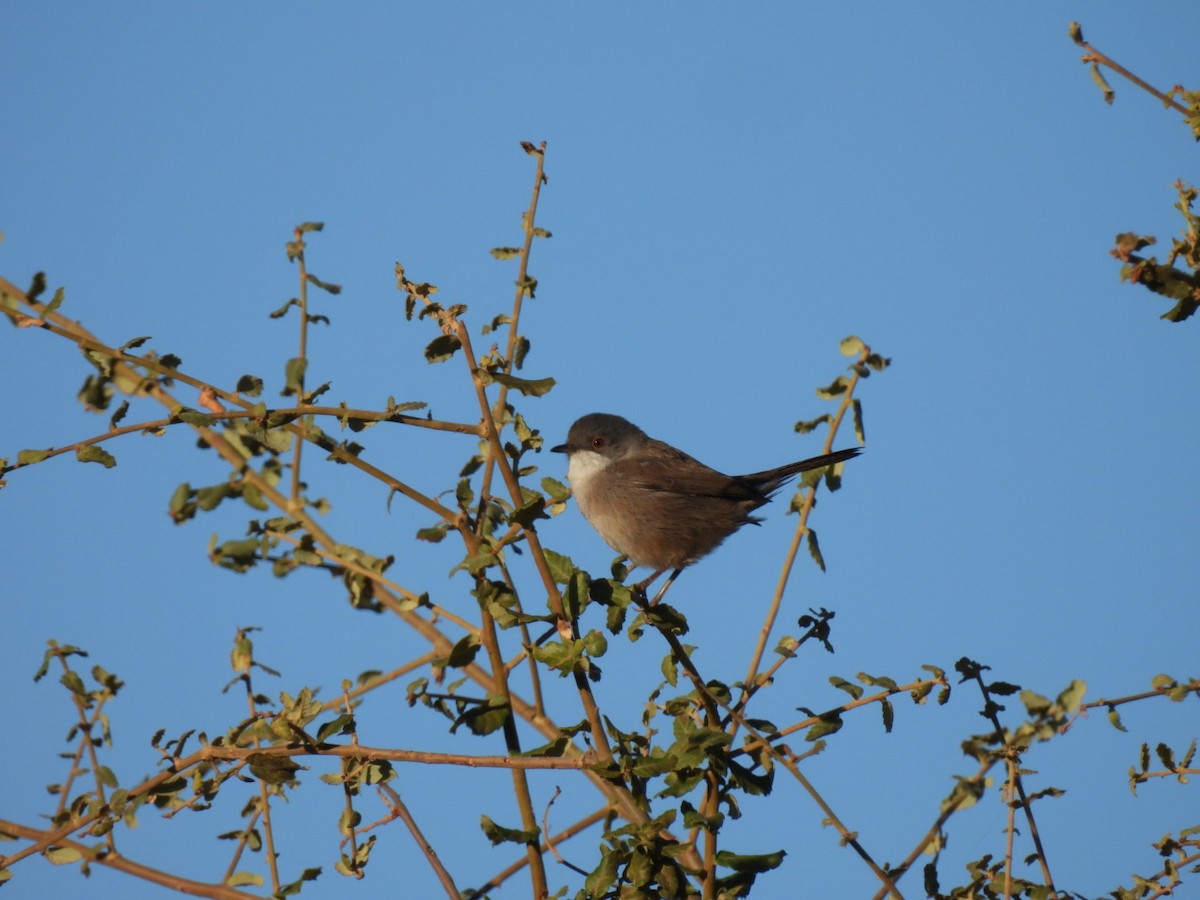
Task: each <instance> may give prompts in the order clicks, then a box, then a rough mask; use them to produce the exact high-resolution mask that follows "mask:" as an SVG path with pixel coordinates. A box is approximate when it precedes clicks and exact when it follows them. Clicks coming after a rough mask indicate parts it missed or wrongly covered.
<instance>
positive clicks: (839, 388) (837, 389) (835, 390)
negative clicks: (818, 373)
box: [817, 375, 850, 400]
mask: <svg viewBox="0 0 1200 900" xmlns="http://www.w3.org/2000/svg"><path fill="white" fill-rule="evenodd" d="M849 387H850V382H849V381H847V380H846V376H844V375H839V376H838V377H837V378H835V379H834V380H833V381H832V382H831V383H830V384H829V386H828V387H823V388H817V396H818V397H820V398H821V399H822V400H835V399H837V398H838V397H840V396H842V394H844V393H846V390H847V388H849Z"/></svg>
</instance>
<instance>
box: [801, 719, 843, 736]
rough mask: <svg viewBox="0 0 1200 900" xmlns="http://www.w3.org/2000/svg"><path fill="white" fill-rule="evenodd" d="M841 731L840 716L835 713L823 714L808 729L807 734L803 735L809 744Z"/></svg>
mask: <svg viewBox="0 0 1200 900" xmlns="http://www.w3.org/2000/svg"><path fill="white" fill-rule="evenodd" d="M841 730H842V716H841V714H840V713H837V712H831V713H825V714H824V715H823V716H821V717H820V719H819V721H818V722H817V723H816V724H815V725H813V726H812V727H811V728H810V729H808V733H807V734H805V735H804V740H806V741H808V742H809V743H810V744H811V743H812V742H813V741H815V740H817V739H818V738H823V737H825V736H826V735H829V734H836V733H837V732H839V731H841Z"/></svg>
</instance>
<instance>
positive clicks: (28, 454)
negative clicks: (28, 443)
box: [17, 450, 50, 466]
mask: <svg viewBox="0 0 1200 900" xmlns="http://www.w3.org/2000/svg"><path fill="white" fill-rule="evenodd" d="M49 455H50V451H49V450H18V451H17V465H19V466H31V465H33V464H34V463H39V462H41V461H42V460H43V459H45V458H46V457H47V456H49Z"/></svg>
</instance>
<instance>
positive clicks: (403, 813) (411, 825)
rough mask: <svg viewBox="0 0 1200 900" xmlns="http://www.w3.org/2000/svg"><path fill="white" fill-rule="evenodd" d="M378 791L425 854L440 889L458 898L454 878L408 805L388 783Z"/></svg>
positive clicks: (451, 899)
mask: <svg viewBox="0 0 1200 900" xmlns="http://www.w3.org/2000/svg"><path fill="white" fill-rule="evenodd" d="M379 793H380V794H381V795H382V796H383V798H384V801H385V802H386V803H387V804H388V805H389V806H391V808H392V810H393V812H395V814H396V815H397V816H399V817H400V820H401V821H402V822H404V824H405V825H407V826H408V830H409V833H411V834H412V836H413V840H414V841H416V842H417V847H418V848H420V850H421V852H422V853H423V854H425V859H426V860H428V862H429V865H430V866H431V867H432V868H433V871H434V872H435V873H436V874H437V877H438V881H440V882H441V883H442V889H443V890H445V892H446V896H447V897H449V898H450V900H458V898H459V897H461V896H462V894H461V893H460V892H459V890H458V888H457V887H455V886H454V879H453V878H451V877H450V873H449V872H447V871H446V867H445V866H443V865H442V861H441V860H440V859H439V858H438V855H437V851H436V850H434V849H433V845H432V844H430V843H429V841H428V840H427V839H426V837H425V835H424V834H422V832H421V829H420V828H419V827H418V825H417V820H416V819H414V818H413V817H412V813H410V812H409V811H408V807H407V806H405V805H404V801H403V800H401V799H400V795H399V794H398V793H396V791H395V790H394V789H393V788H392V787H391V786H389V785H386V784H381V785H380V786H379Z"/></svg>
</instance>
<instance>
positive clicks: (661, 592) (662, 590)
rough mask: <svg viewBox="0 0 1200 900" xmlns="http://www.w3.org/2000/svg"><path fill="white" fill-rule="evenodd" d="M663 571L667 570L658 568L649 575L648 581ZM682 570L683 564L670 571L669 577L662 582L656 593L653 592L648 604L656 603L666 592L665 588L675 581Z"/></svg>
mask: <svg viewBox="0 0 1200 900" xmlns="http://www.w3.org/2000/svg"><path fill="white" fill-rule="evenodd" d="M665 571H667V570H666V569H659V570H658V571H657V572H655V573H654V575H653V577H651V578H650V579H649V581H653V580H654V579H655V578H657V577H658V576H659V575H661V574H662V573H663V572H665ZM682 571H683V566H680V567H679V568H678V569H676V570H675V571H674V572H672V573H671V577H670V578H668V579H667V580H666V581H664V582H663V586H662V587H660V588H659V589H658V593H657V594H655V595H654V599H653V600H651V601H650V604H649V605H650V606H657V605H658V601H659V600H661V599H662V598H663V595H664V594H665V593H666V592H667V588H669V587H670V586H671V585H672V584H674V583H675V579H676V578H678V577H679V573H680V572H682ZM647 583H649V582H647Z"/></svg>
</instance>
